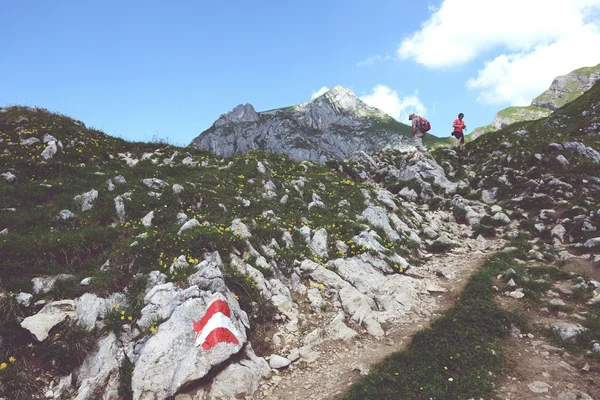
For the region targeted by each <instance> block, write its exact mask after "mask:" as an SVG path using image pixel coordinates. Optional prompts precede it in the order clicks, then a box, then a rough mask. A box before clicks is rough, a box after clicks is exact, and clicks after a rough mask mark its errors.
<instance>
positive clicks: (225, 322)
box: [194, 312, 239, 346]
mask: <svg viewBox="0 0 600 400" xmlns="http://www.w3.org/2000/svg"><path fill="white" fill-rule="evenodd" d="M217 328H226V329H229V330H230V331H231V333H233V335H234V336H235V337H236V338H238V340H239V336H238V334H237V330H236V329H235V326H233V322H231V319H229V318H228V317H227V316H225V314H223V313H222V312H217V313H215V314H214V315H213V316H212V317H210V319H209V320H208V322H207V323H206V325H205V326H204V329H202V331H201V332H200V335H198V337H197V338H196V341H195V342H194V345H195V346H200V345H202V343H204V341H205V340H206V337H207V336H208V335H210V333H211V332H212V331H214V330H215V329H217Z"/></svg>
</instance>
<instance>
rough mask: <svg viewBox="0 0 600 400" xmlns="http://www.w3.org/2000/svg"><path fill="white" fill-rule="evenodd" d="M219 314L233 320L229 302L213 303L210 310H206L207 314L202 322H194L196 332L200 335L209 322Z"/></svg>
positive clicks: (218, 301)
mask: <svg viewBox="0 0 600 400" xmlns="http://www.w3.org/2000/svg"><path fill="white" fill-rule="evenodd" d="M218 312H221V313H223V315H225V316H226V317H227V318H231V311H230V310H229V304H227V302H226V301H224V300H221V299H217V300H215V301H213V302H212V304H211V305H210V306H209V307H208V309H207V310H206V314H204V316H203V317H202V318H201V319H200V321H198V322H194V331H195V332H198V334H200V332H201V331H202V329H204V326H205V325H206V323H207V322H208V320H209V319H210V318H211V317H212V316H213V315H215V314H216V313H218Z"/></svg>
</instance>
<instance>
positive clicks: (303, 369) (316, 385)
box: [253, 241, 502, 400]
mask: <svg viewBox="0 0 600 400" xmlns="http://www.w3.org/2000/svg"><path fill="white" fill-rule="evenodd" d="M478 247H479V249H478V250H475V249H471V248H468V247H462V248H457V249H454V250H452V251H450V252H448V253H446V254H443V255H431V256H429V258H428V261H427V262H426V263H424V264H423V265H421V266H419V267H416V268H414V269H412V270H411V271H412V272H411V274H412V276H415V277H418V278H422V279H428V280H432V281H433V282H435V284H434V285H435V286H437V288H435V287H434V288H432V290H431V291H430V294H429V295H428V296H429V298H428V299H427V302H426V303H427V307H424V308H423V309H422V310H415V311H416V315H415V316H414V318H413V319H412V320H411V321H410V322H407V323H403V324H398V325H395V326H389V327H387V329H386V335H385V336H384V337H383V338H382V339H376V338H374V337H373V336H370V335H368V334H366V333H363V334H361V335H360V336H359V338H358V339H355V340H352V341H331V340H328V341H325V342H324V343H323V344H321V346H320V347H319V348H317V349H316V350H318V353H319V357H318V358H317V359H316V360H315V361H314V362H312V363H306V362H299V363H294V364H292V365H290V366H289V367H288V368H286V369H282V370H278V371H275V373H274V374H273V375H271V377H270V378H269V379H267V380H265V381H263V382H262V384H261V387H260V389H259V390H258V391H257V392H256V393H255V395H254V396H253V398H254V399H261V400H284V399H285V400H306V399H311V400H325V399H334V398H335V397H336V396H337V395H339V394H341V393H343V392H344V390H345V389H346V388H347V387H348V386H349V385H351V384H352V382H354V381H356V380H358V379H360V377H361V375H365V374H366V373H367V372H368V370H369V366H370V365H371V364H374V363H377V362H379V361H381V360H382V359H384V358H385V357H386V356H388V355H390V354H391V353H393V352H396V351H399V350H402V349H403V348H404V347H405V346H406V345H407V344H408V343H409V342H410V338H411V337H412V335H413V334H414V333H415V332H417V331H419V330H421V329H423V328H424V327H426V326H427V325H428V324H429V323H430V322H431V321H432V320H433V319H434V318H436V317H438V316H440V315H442V314H443V313H444V312H445V311H446V310H447V309H449V308H450V307H452V305H453V304H454V302H455V299H456V297H457V296H458V295H459V293H460V292H461V291H462V289H463V287H464V286H465V284H466V283H467V282H468V281H469V278H470V277H471V276H472V275H473V274H474V273H475V272H476V271H477V269H478V268H479V267H480V266H481V265H482V264H483V262H484V261H485V259H486V258H488V257H489V255H490V254H491V253H492V252H493V251H495V250H498V249H499V248H501V247H502V243H501V241H494V242H487V243H486V245H484V246H481V245H480V246H478Z"/></svg>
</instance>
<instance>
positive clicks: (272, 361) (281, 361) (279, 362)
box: [269, 354, 292, 369]
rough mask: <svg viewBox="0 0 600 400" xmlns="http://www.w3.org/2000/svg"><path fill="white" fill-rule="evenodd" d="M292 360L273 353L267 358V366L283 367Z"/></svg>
mask: <svg viewBox="0 0 600 400" xmlns="http://www.w3.org/2000/svg"><path fill="white" fill-rule="evenodd" d="M291 363H292V362H291V361H290V360H288V359H287V358H285V357H282V356H280V355H277V354H274V355H272V356H271V358H269V366H270V367H271V368H273V369H280V368H285V367H287V366H288V365H290V364H291Z"/></svg>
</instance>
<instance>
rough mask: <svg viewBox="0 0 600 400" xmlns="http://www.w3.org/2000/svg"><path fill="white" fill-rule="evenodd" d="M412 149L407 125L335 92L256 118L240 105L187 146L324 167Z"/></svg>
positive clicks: (346, 93) (345, 93)
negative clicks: (353, 157) (337, 161)
mask: <svg viewBox="0 0 600 400" xmlns="http://www.w3.org/2000/svg"><path fill="white" fill-rule="evenodd" d="M434 140H435V137H434V136H431V135H427V136H426V137H425V142H426V143H430V142H433V141H434ZM411 143H412V133H411V129H410V127H409V126H408V125H405V124H401V123H399V122H398V121H396V120H395V119H393V118H392V117H390V116H389V115H387V114H385V113H384V112H382V111H380V110H378V109H376V108H373V107H369V106H368V105H366V104H365V103H364V102H362V101H361V100H360V99H358V98H357V97H356V96H355V95H354V93H352V92H351V91H350V90H348V89H346V88H343V87H341V86H336V87H334V88H333V89H331V90H329V91H328V92H326V93H324V94H323V95H321V96H319V97H317V98H315V99H313V100H311V101H308V102H306V103H302V104H299V105H296V106H291V107H286V108H280V109H275V110H270V111H264V112H258V113H257V112H256V111H255V110H254V107H252V106H251V105H250V104H246V105H239V106H237V107H236V108H234V109H233V110H232V111H231V112H229V113H227V114H224V115H222V116H221V117H220V118H219V119H218V120H217V121H216V122H215V123H214V124H213V126H211V127H210V128H209V129H207V130H206V131H204V132H202V133H201V134H200V136H198V137H197V138H196V139H194V140H193V141H192V143H191V145H192V146H194V147H197V148H201V149H207V150H210V151H211V152H213V153H215V154H217V155H220V156H224V157H229V156H232V155H237V154H244V153H246V152H248V151H251V150H266V151H271V152H274V153H281V154H287V155H288V156H290V157H291V158H293V159H296V160H308V161H315V162H319V163H324V162H325V161H326V160H328V159H344V158H348V157H349V156H350V155H352V154H353V153H356V152H360V151H366V152H371V151H374V150H379V149H384V148H403V147H407V146H410V145H411Z"/></svg>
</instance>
